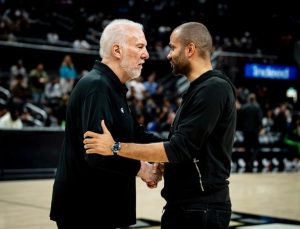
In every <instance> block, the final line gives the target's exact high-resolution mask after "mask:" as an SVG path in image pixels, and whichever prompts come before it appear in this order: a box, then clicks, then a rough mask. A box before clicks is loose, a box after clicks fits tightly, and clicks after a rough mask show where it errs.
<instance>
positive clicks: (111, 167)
mask: <svg viewBox="0 0 300 229" xmlns="http://www.w3.org/2000/svg"><path fill="white" fill-rule="evenodd" d="M110 104H111V101H110V98H109V96H108V94H107V93H103V92H92V93H90V94H89V95H88V96H87V97H86V99H85V101H84V102H83V104H82V128H83V133H85V132H86V131H88V130H90V131H93V132H97V133H103V131H102V128H101V120H102V119H104V121H105V124H106V126H107V128H108V129H109V130H111V127H112V125H113V120H112V117H113V116H112V114H111V112H112V109H111V105H110ZM85 160H86V161H87V163H88V164H89V165H90V166H91V167H94V168H97V169H102V170H106V171H109V172H112V173H118V174H122V175H125V176H136V174H137V173H138V171H139V169H140V162H139V161H137V160H132V159H127V158H123V157H115V156H111V157H108V156H102V155H98V154H85Z"/></svg>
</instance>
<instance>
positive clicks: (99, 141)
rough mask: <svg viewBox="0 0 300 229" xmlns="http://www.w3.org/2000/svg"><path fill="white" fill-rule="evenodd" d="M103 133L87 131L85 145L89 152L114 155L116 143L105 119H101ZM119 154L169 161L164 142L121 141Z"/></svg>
mask: <svg viewBox="0 0 300 229" xmlns="http://www.w3.org/2000/svg"><path fill="white" fill-rule="evenodd" d="M101 127H102V129H103V134H97V133H94V132H91V131H87V132H86V133H85V134H84V141H83V143H84V145H85V146H84V147H85V149H86V153H87V154H93V153H97V154H101V155H105V156H109V155H110V156H112V155H113V153H112V150H111V146H112V145H113V144H114V142H115V141H114V139H113V138H112V136H111V134H110V132H109V130H108V129H107V127H106V126H105V123H104V120H102V121H101ZM118 155H119V156H122V157H126V158H131V159H136V160H141V161H152V162H168V161H169V160H168V158H167V154H166V151H165V148H164V145H163V142H157V143H149V144H136V143H121V150H120V152H119V153H118Z"/></svg>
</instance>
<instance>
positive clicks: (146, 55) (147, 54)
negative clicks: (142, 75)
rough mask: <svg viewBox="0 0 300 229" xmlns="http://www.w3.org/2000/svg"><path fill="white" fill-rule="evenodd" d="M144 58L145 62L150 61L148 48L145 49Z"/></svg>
mask: <svg viewBox="0 0 300 229" xmlns="http://www.w3.org/2000/svg"><path fill="white" fill-rule="evenodd" d="M142 58H143V59H145V60H147V59H149V53H148V50H147V49H146V48H145V51H144V52H143V55H142Z"/></svg>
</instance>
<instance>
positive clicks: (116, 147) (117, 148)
mask: <svg viewBox="0 0 300 229" xmlns="http://www.w3.org/2000/svg"><path fill="white" fill-rule="evenodd" d="M120 150H121V142H115V143H114V144H113V145H112V146H111V152H112V154H113V155H114V156H117V155H118V154H119V152H120Z"/></svg>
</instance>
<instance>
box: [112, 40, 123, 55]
mask: <svg viewBox="0 0 300 229" xmlns="http://www.w3.org/2000/svg"><path fill="white" fill-rule="evenodd" d="M111 49H112V54H113V55H114V56H115V57H116V58H121V54H122V50H121V47H120V45H119V44H117V43H115V44H113V46H112V48H111Z"/></svg>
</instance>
